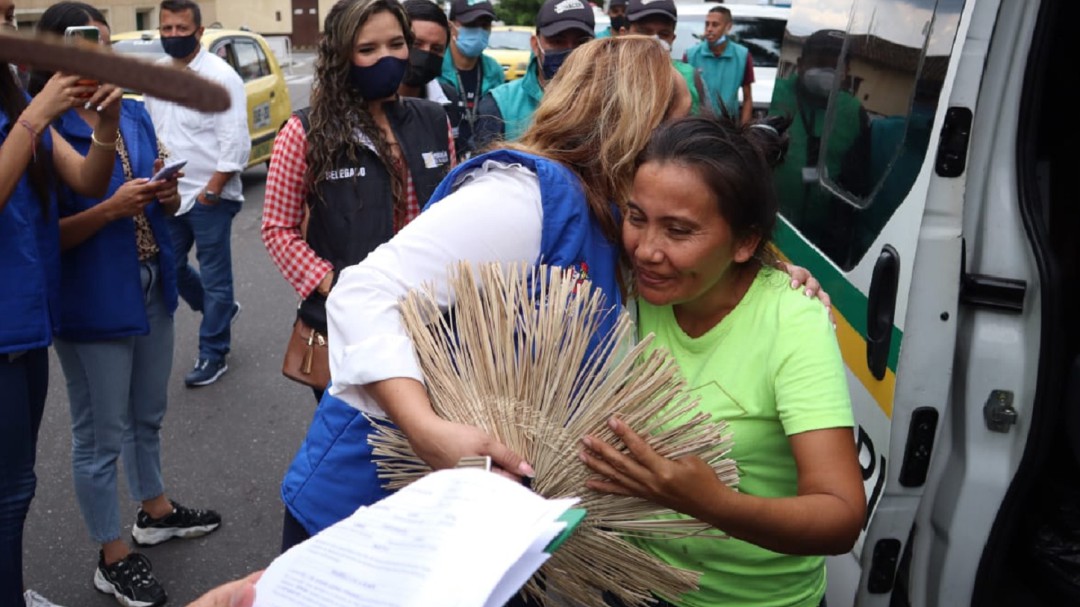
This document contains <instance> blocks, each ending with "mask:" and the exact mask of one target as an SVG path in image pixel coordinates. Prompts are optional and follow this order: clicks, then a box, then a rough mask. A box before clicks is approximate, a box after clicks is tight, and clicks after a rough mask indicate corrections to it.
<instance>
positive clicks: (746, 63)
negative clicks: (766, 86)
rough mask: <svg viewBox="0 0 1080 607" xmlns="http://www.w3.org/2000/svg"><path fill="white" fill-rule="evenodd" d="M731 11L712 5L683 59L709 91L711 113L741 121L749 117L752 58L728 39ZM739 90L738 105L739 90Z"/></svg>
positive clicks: (746, 50)
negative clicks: (700, 35) (698, 72)
mask: <svg viewBox="0 0 1080 607" xmlns="http://www.w3.org/2000/svg"><path fill="white" fill-rule="evenodd" d="M731 24H732V20H731V11H730V10H728V8H727V7H726V6H714V7H712V8H711V9H709V13H708V14H707V15H706V16H705V39H704V40H702V41H701V42H700V43H699V44H696V45H694V46H692V47H690V50H688V51H686V56H685V57H684V58H683V60H684V61H686V62H687V63H689V64H690V65H692V66H694V67H695V68H697V69H699V70H701V77H702V80H704V81H705V85H706V86H707V87H708V88H709V91H710V92H711V93H712V99H711V100H710V101H711V102H712V109H713V112H715V113H717V114H720V113H727V114H728V115H730V116H732V117H737V118H738V119H739V122H740V123H742V124H745V123H747V122H749V121H750V119H751V118H753V115H754V101H753V96H752V95H751V90H750V89H751V86H750V85H752V84H753V83H754V59H753V57H752V56H751V55H750V50H749V49H747V48H746V47H745V46H743V45H741V44H739V43H738V42H735V41H734V40H732V39H731V38H730V37H729V36H728V34H730V33H731ZM740 90H741V91H742V94H743V100H742V104H741V105H740V103H739V91H740Z"/></svg>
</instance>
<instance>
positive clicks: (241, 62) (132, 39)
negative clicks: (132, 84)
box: [112, 27, 292, 166]
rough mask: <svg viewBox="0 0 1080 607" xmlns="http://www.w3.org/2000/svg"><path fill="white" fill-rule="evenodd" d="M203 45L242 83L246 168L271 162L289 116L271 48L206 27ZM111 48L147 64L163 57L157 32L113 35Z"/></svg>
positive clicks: (257, 39)
mask: <svg viewBox="0 0 1080 607" xmlns="http://www.w3.org/2000/svg"><path fill="white" fill-rule="evenodd" d="M202 45H203V48H205V49H206V50H207V51H209V52H211V53H214V54H215V55H217V56H218V57H221V58H222V59H224V60H225V61H226V62H227V63H228V64H229V65H231V66H232V67H233V69H235V70H236V73H237V74H240V78H242V79H243V80H244V88H245V89H246V90H247V103H248V130H249V131H250V132H251V157H250V160H249V161H248V166H253V165H256V164H259V163H261V162H266V161H268V160H270V149H271V147H272V146H273V144H274V137H275V136H277V133H278V130H279V129H281V127H282V126H284V124H285V122H286V121H287V120H288V119H289V114H290V113H291V112H292V104H291V103H290V102H289V87H288V86H286V84H285V75H284V74H283V73H282V71H281V66H279V65H278V62H277V59H276V58H275V57H274V53H273V52H272V51H271V50H270V46H269V45H268V44H267V43H266V40H265V39H264V38H263V37H262V36H260V35H258V34H256V33H254V32H247V31H242V30H228V29H219V28H209V27H208V28H206V30H205V31H204V32H203V36H202ZM112 46H113V49H114V50H116V51H118V52H121V53H128V54H132V55H141V56H143V57H145V58H146V59H149V60H156V59H158V58H159V57H164V56H165V50H164V49H162V47H161V40H160V39H159V36H158V32H157V31H156V30H142V31H135V32H124V33H121V34H113V35H112ZM132 96H135V95H132Z"/></svg>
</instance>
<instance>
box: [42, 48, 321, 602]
mask: <svg viewBox="0 0 1080 607" xmlns="http://www.w3.org/2000/svg"><path fill="white" fill-rule="evenodd" d="M309 65H310V64H309ZM291 84H293V86H292V87H291V88H292V89H294V90H297V91H298V92H299V93H300V94H299V95H296V96H294V97H293V103H294V104H297V103H298V102H300V103H306V99H307V87H306V86H305V85H309V82H304V81H303V80H302V75H301V79H299V81H298V82H294V83H291ZM243 177H244V197H245V203H244V207H243V210H242V211H241V212H240V214H239V215H237V217H236V220H235V223H234V226H233V239H232V245H233V266H234V272H235V275H236V279H235V282H236V296H237V298H238V299H239V300H240V302H241V303H242V304H243V306H244V309H243V313H242V314H241V315H240V317H239V318H238V319H237V322H236V324H235V325H234V329H233V344H232V354H231V355H230V357H229V372H228V373H226V374H225V375H224V377H223V378H222V379H221V380H219V381H218V382H217V383H215V384H213V385H211V386H207V387H204V388H198V389H187V388H185V387H184V385H183V381H182V378H183V376H184V374H185V373H187V371H189V370H190V368H191V365H192V363H193V361H194V358H195V355H196V343H197V334H198V317H197V316H196V315H194V314H193V313H192V312H191V310H190V309H188V308H187V307H186V305H185V304H183V303H181V304H180V309H179V311H178V312H177V315H176V348H175V359H174V364H173V373H172V375H173V376H172V379H171V382H170V385H169V411H168V414H167V416H166V419H165V427H164V430H163V436H162V442H163V454H162V459H163V467H164V474H165V482H166V492H167V494H168V495H169V496H171V497H173V498H175V499H177V500H178V501H180V502H181V503H184V504H189V505H191V506H197V507H210V508H214V509H216V510H218V511H219V512H221V513H222V516H223V517H224V525H223V526H222V528H221V529H219V530H218V531H217V532H216V533H214V534H212V535H210V536H207V537H205V538H201V539H196V540H184V541H180V540H175V541H173V542H168V543H166V544H163V545H161V546H156V547H153V548H148V549H145V550H144V552H145V553H146V554H147V555H148V556H149V557H150V558H151V559H152V561H153V563H154V570H155V572H156V573H157V575H158V578H159V579H160V580H161V582H162V583H163V584H164V585H165V588H166V590H167V591H168V593H169V604H170V605H176V606H179V605H186V604H187V603H188V602H189V601H191V600H193V599H195V598H196V597H198V596H199V595H200V594H201V593H202V592H203V591H205V590H207V589H209V588H211V587H213V586H215V585H217V584H219V583H221V582H224V581H227V580H230V579H234V578H236V577H239V576H240V575H242V574H244V573H247V572H249V571H252V570H254V569H259V568H262V567H265V566H266V565H267V564H268V563H269V562H270V561H271V560H272V559H273V557H274V556H275V555H277V552H278V547H279V543H280V533H281V516H282V505H281V500H280V498H279V486H280V482H281V477H282V474H283V472H284V470H285V468H286V467H287V465H288V463H289V461H290V460H291V458H292V456H293V454H294V453H295V452H296V448H297V446H298V445H299V443H300V441H301V439H302V438H303V436H304V433H305V432H306V430H307V425H308V423H309V422H310V419H311V414H312V412H313V411H314V401H313V398H312V396H311V392H310V391H309V390H307V389H306V388H303V387H302V386H299V385H298V384H294V383H292V382H290V381H289V380H286V379H285V378H284V377H282V375H281V355H282V352H283V347H284V344H285V339H286V337H287V336H288V331H289V329H290V328H291V320H292V318H293V314H294V310H295V305H296V296H295V294H294V292H293V291H292V289H291V287H289V286H288V285H287V284H286V283H285V280H284V279H283V278H282V277H281V275H280V274H279V273H278V272H277V269H276V268H275V267H274V266H273V264H272V263H271V261H270V259H269V257H268V256H267V254H266V251H265V249H264V248H263V245H262V241H261V240H260V238H259V222H260V219H261V208H262V201H263V191H264V181H265V177H266V171H265V169H264V168H262V167H258V168H255V169H251V170H249V171H247V172H246V173H244V176H243ZM39 440H40V442H39V445H38V463H37V474H38V489H37V497H36V499H35V500H34V502H33V505H32V506H31V511H30V517H29V520H28V521H27V525H26V540H25V546H26V562H25V571H26V583H27V585H28V587H30V588H34V589H36V590H37V591H39V592H41V593H42V594H44V595H45V596H46V597H49V598H50V599H52V600H53V601H55V602H57V603H58V604H60V605H64V606H66V607H97V606H102V607H105V606H111V605H116V602H115V601H114V600H113V599H112V598H111V597H108V596H106V595H102V594H99V593H98V592H96V591H95V590H94V588H93V573H94V568H95V567H96V565H97V550H98V547H97V546H96V545H95V544H94V543H93V542H92V541H91V540H90V538H89V536H88V535H87V532H86V529H85V526H84V525H83V522H82V518H81V517H80V515H79V511H78V507H77V505H76V502H75V495H74V489H73V487H72V480H71V463H70V462H71V459H70V458H71V430H70V415H69V413H68V408H67V394H66V389H65V386H64V377H63V373H62V372H61V370H60V366H59V364H58V363H57V361H56V359H55V356H53V358H52V365H51V369H50V385H49V396H48V401H47V403H46V407H45V419H44V422H43V424H42V429H41V434H40V439H39ZM120 479H121V483H120V498H121V504H122V513H123V515H122V516H123V519H122V520H123V523H124V525H125V526H124V530H123V534H124V537H130V526H131V524H132V522H133V521H134V518H135V511H136V507H137V506H136V504H135V503H134V502H131V501H130V499H129V497H128V493H127V487H126V483H125V482H124V480H123V479H124V477H123V476H122V475H121V477H120Z"/></svg>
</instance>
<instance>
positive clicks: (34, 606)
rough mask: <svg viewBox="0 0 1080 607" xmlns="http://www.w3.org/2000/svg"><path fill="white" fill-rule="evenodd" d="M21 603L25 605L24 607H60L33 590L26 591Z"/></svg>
mask: <svg viewBox="0 0 1080 607" xmlns="http://www.w3.org/2000/svg"><path fill="white" fill-rule="evenodd" d="M23 602H24V603H26V607H60V605H57V604H56V603H54V602H52V601H50V600H49V599H47V598H45V597H43V596H41V595H40V594H38V593H36V592H34V591H33V590H27V591H26V592H24V593H23Z"/></svg>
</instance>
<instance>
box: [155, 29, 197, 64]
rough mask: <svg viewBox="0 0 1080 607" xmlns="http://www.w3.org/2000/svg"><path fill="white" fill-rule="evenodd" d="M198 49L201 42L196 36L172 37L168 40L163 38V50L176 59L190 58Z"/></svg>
mask: <svg viewBox="0 0 1080 607" xmlns="http://www.w3.org/2000/svg"><path fill="white" fill-rule="evenodd" d="M198 47H199V41H198V40H196V39H195V34H188V35H187V36H170V37H168V38H166V37H164V36H163V37H162V38H161V48H163V49H165V53H166V54H168V55H169V56H170V57H172V58H174V59H184V58H186V57H189V56H191V54H192V53H194V52H195V49H196V48H198Z"/></svg>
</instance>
